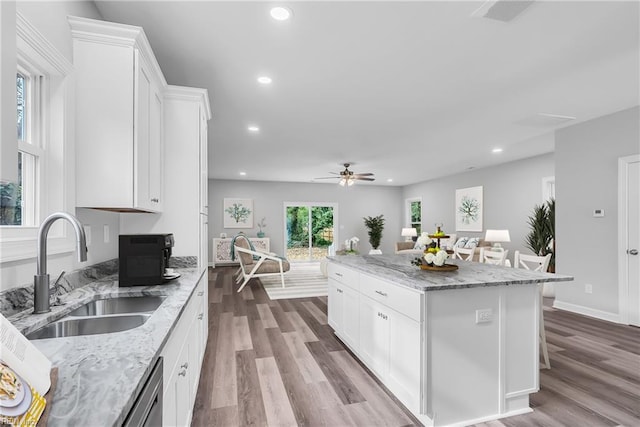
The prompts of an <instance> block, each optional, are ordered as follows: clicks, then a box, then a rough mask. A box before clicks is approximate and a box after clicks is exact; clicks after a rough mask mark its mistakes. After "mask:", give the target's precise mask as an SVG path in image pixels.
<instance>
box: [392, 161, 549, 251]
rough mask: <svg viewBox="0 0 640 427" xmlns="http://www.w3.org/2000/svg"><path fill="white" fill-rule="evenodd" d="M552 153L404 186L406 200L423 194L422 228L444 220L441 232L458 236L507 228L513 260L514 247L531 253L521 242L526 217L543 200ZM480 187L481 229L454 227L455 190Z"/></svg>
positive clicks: (525, 232) (474, 234)
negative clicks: (543, 185)
mask: <svg viewBox="0 0 640 427" xmlns="http://www.w3.org/2000/svg"><path fill="white" fill-rule="evenodd" d="M553 174H554V155H553V153H550V154H545V155H542V156H536V157H532V158H529V159H524V160H519V161H514V162H509V163H505V164H502V165H498V166H494V167H491V168H484V169H478V170H472V171H469V172H466V173H462V174H458V175H452V176H448V177H444V178H440V179H434V180H431V181H426V182H422V183H418V184H413V185H408V186H406V187H404V189H403V193H402V197H403V202H404V200H405V199H408V198H414V197H422V227H423V230H425V231H430V232H433V231H435V226H434V224H435V223H436V222H442V223H444V228H443V229H444V231H445V232H447V233H456V234H457V235H458V237H461V236H472V237H481V238H484V235H485V232H486V230H487V229H507V230H509V234H510V236H511V242H509V243H503V244H502V246H503V247H504V248H505V249H508V250H509V259H511V260H513V253H514V251H516V250H519V251H524V252H527V253H530V251H529V250H528V249H526V247H525V245H524V239H525V236H526V234H527V233H528V232H529V229H528V225H527V218H528V216H529V215H530V214H531V211H532V209H533V207H534V205H539V204H541V203H542V178H544V177H547V176H553ZM476 186H482V187H483V206H484V208H483V231H482V232H479V233H478V232H468V231H462V232H460V231H456V230H455V194H456V189H459V188H467V187H476Z"/></svg>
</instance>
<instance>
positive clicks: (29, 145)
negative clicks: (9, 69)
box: [0, 64, 42, 226]
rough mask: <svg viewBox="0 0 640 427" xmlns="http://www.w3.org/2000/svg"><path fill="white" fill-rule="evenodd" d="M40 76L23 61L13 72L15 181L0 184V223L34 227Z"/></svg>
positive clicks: (39, 144)
mask: <svg viewBox="0 0 640 427" xmlns="http://www.w3.org/2000/svg"><path fill="white" fill-rule="evenodd" d="M41 82H42V76H40V75H38V74H37V73H35V72H34V71H33V68H31V70H29V69H28V67H27V66H26V65H24V64H21V65H20V66H19V67H18V73H17V74H16V101H17V103H16V104H17V105H16V111H17V133H16V136H17V142H18V159H17V161H18V181H17V182H15V183H8V184H3V185H0V225H16V226H33V225H35V212H36V208H37V200H36V191H35V189H36V187H37V182H36V179H37V176H38V173H37V167H38V163H39V162H38V159H39V157H40V156H41V155H42V149H41V141H40V137H39V135H41V133H42V132H41V129H40V126H41V120H40V111H41V108H40V105H41V99H40V93H41V87H40V84H41Z"/></svg>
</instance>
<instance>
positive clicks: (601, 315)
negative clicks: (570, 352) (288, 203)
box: [553, 297, 620, 323]
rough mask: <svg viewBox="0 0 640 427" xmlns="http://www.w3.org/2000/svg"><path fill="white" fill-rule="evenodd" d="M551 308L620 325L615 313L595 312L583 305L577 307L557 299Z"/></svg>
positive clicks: (617, 315)
mask: <svg viewBox="0 0 640 427" xmlns="http://www.w3.org/2000/svg"><path fill="white" fill-rule="evenodd" d="M553 308H557V309H559V310H565V311H570V312H572V313H577V314H582V315H584V316H589V317H594V318H596V319H600V320H606V321H607V322H613V323H620V315H619V314H617V313H610V312H608V311H602V310H596V309H595V308H589V307H585V306H583V305H577V304H571V303H568V302H564V301H558V298H557V297H556V299H555V301H554V302H553Z"/></svg>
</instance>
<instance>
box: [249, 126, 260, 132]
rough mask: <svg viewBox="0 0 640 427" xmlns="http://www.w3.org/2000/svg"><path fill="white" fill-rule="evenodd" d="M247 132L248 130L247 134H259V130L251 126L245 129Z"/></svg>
mask: <svg viewBox="0 0 640 427" xmlns="http://www.w3.org/2000/svg"><path fill="white" fill-rule="evenodd" d="M247 130H248V131H249V132H253V133H258V132H260V128H259V127H258V126H253V125H251V126H249V127H247Z"/></svg>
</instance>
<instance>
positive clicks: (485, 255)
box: [480, 248, 509, 265]
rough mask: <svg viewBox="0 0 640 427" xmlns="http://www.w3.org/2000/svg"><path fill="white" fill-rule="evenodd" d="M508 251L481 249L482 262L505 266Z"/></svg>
mask: <svg viewBox="0 0 640 427" xmlns="http://www.w3.org/2000/svg"><path fill="white" fill-rule="evenodd" d="M508 254H509V251H508V250H506V251H505V250H500V251H493V250H491V249H489V248H480V262H484V263H485V264H493V265H505V261H506V260H507V255H508Z"/></svg>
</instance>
